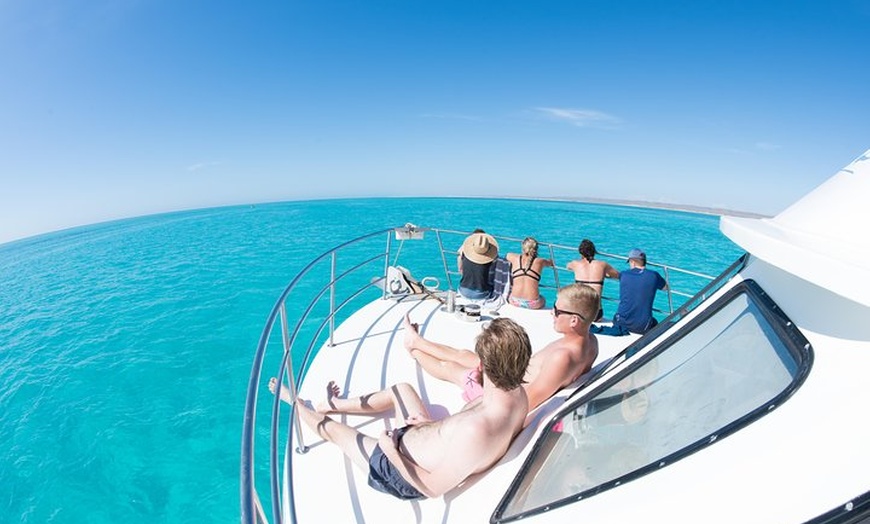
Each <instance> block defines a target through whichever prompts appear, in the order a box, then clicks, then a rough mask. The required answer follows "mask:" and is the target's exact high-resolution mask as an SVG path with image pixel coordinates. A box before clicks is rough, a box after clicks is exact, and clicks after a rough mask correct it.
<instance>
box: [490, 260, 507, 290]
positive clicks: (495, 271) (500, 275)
mask: <svg viewBox="0 0 870 524" xmlns="http://www.w3.org/2000/svg"><path fill="white" fill-rule="evenodd" d="M491 267H492V270H491V272H490V275H489V276H490V278H491V280H492V294H493V295H494V296H496V297H504V298H505V299H507V297H508V295H510V292H511V263H510V262H508V261H507V259H506V258H504V257H498V258H496V259H495V263H494V264H493V265H492V266H491Z"/></svg>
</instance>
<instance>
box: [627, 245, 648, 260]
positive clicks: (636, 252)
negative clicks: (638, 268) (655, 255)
mask: <svg viewBox="0 0 870 524" xmlns="http://www.w3.org/2000/svg"><path fill="white" fill-rule="evenodd" d="M632 258H634V259H637V260H642V261H643V263H644V264H646V253H644V252H643V251H641V250H640V249H638V248H634V249H632V250H631V251H629V252H628V259H629V260H631V259H632Z"/></svg>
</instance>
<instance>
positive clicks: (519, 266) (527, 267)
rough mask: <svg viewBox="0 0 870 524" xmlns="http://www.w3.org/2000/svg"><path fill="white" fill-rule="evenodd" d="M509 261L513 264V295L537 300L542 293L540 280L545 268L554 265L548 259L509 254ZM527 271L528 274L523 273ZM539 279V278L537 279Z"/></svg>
mask: <svg viewBox="0 0 870 524" xmlns="http://www.w3.org/2000/svg"><path fill="white" fill-rule="evenodd" d="M507 259H508V261H509V262H510V263H511V275H512V277H513V278H512V280H511V295H512V296H515V297H517V298H522V299H524V300H535V299H537V298H538V297H539V296H540V294H541V292H540V285H539V282H540V278H541V275H542V274H543V271H544V268H545V267H549V266H552V265H553V263H552V261H550V260H549V259H547V258H540V257H535V258H534V259H532V258H531V257H530V256H528V255H519V254H516V253H508V255H507ZM523 271H526V272H527V273H525V274H524V273H523ZM536 277H537V278H536Z"/></svg>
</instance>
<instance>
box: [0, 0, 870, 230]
mask: <svg viewBox="0 0 870 524" xmlns="http://www.w3.org/2000/svg"><path fill="white" fill-rule="evenodd" d="M868 64H870V0H812V1H807V0H774V1H767V0H764V1H760V0H759V1H755V0H746V1H723V0H715V1H710V0H692V1H679V2H665V1H646V0H645V1H635V0H628V1H620V0H594V1H592V0H552V1H547V0H540V1H534V0H526V1H516V0H500V1H475V0H447V1H419V0H394V1H380V0H346V1H334V0H307V1H295V0H282V1H270V0H263V1H256V2H230V1H223V0H209V1H203V0H3V1H0V174H2V184H0V187H2V189H0V242H4V241H8V240H12V239H16V238H22V237H26V236H30V235H33V234H38V233H42V232H47V231H53V230H57V229H62V228H66V227H71V226H76V225H82V224H88V223H93V222H99V221H103V220H109V219H114V218H122V217H130V216H138V215H144V214H151V213H156V212H163V211H171V210H178V209H190V208H200V207H211V206H220V205H228V204H243V203H257V202H266V201H282V200H299V199H312V198H331V197H362V196H439V195H444V196H453V195H467V196H476V195H486V196H541V197H563V198H586V197H592V198H613V199H631V200H648V201H655V202H664V203H670V204H688V205H699V206H710V207H724V208H729V209H735V210H740V211H750V212H758V213H764V214H775V213H776V212H778V211H780V210H782V209H783V208H785V207H786V206H787V205H788V204H789V203H790V202H791V201H793V200H794V199H795V198H797V197H799V196H801V195H803V194H804V193H806V192H807V191H809V190H810V189H811V188H813V187H815V186H816V185H817V184H819V183H820V182H822V181H823V180H825V179H826V178H828V177H829V176H831V175H832V174H834V173H835V172H836V171H837V170H838V169H840V168H841V167H843V166H844V165H846V164H847V163H848V162H850V161H851V160H853V159H854V158H855V157H857V156H858V155H860V154H861V153H863V152H864V151H865V150H867V149H868V148H870V132H868V131H870V97H868V93H870V67H868Z"/></svg>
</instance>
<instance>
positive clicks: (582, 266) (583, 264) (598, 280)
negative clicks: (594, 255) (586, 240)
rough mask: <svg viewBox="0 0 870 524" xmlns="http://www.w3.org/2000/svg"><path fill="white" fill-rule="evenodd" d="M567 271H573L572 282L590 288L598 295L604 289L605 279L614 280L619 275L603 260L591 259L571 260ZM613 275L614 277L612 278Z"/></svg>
mask: <svg viewBox="0 0 870 524" xmlns="http://www.w3.org/2000/svg"><path fill="white" fill-rule="evenodd" d="M567 267H568V269H570V270H572V271H574V281H575V282H580V283H583V284H586V285H587V286H590V287H591V288H592V289H594V290H595V291H598V293H599V294H600V293H601V289H602V288H603V287H604V285H603V284H604V279H605V277H610V278H615V277H617V276H619V273H618V272H617V271H616V270H615V269H613V267H612V266H611V265H610V264H608V263H607V262H604V261H603V260H595V259H592V260H591V261H590V260H586V259H585V258H581V259H579V260H572V261H571V262H569V263H568V266H567ZM614 275H615V276H614Z"/></svg>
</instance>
